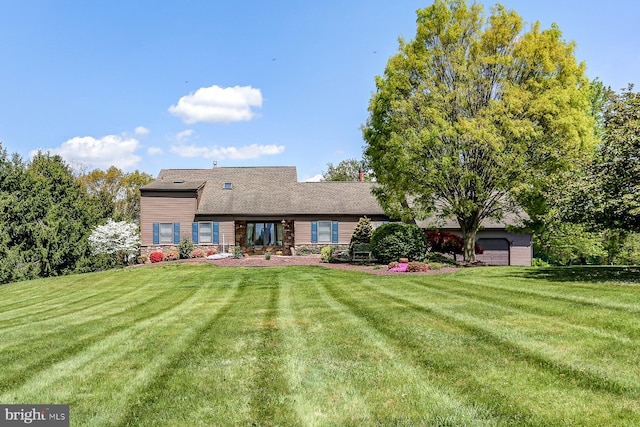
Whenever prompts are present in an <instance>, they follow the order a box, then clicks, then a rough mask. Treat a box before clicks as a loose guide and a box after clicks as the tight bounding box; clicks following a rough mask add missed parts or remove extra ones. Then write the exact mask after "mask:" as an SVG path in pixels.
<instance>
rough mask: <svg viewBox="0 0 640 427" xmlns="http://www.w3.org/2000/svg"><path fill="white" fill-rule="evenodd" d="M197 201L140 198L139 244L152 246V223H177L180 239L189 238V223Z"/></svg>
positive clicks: (176, 198)
mask: <svg viewBox="0 0 640 427" xmlns="http://www.w3.org/2000/svg"><path fill="white" fill-rule="evenodd" d="M196 204H197V199H196V197H195V193H194V194H193V196H192V197H179V196H173V197H169V196H167V197H141V198H140V243H141V244H142V246H151V245H153V223H154V222H179V223H180V236H181V238H182V237H184V236H185V235H187V236H188V237H189V238H191V223H192V222H193V220H194V217H195V214H196Z"/></svg>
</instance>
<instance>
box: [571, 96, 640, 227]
mask: <svg viewBox="0 0 640 427" xmlns="http://www.w3.org/2000/svg"><path fill="white" fill-rule="evenodd" d="M603 117H604V128H603V134H602V144H601V146H600V147H599V150H598V154H597V157H596V161H595V163H594V172H593V175H592V177H591V179H590V180H589V181H590V182H591V183H592V184H595V188H594V189H593V190H594V191H593V192H592V193H591V194H590V196H591V197H592V199H594V200H595V206H594V209H593V213H594V218H593V220H594V221H595V222H596V223H597V224H599V225H602V226H605V227H607V228H612V229H621V230H627V231H640V93H638V92H633V86H632V85H629V87H628V88H627V89H626V90H623V91H621V92H620V93H611V94H610V96H609V99H608V101H607V103H606V104H605V108H604V114H603ZM583 188H584V187H583ZM590 188H593V187H590ZM587 196H588V195H585V199H587ZM583 212H584V210H583Z"/></svg>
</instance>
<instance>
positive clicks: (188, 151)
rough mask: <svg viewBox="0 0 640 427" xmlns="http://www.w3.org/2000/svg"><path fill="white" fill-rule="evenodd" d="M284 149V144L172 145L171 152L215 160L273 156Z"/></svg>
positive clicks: (182, 155) (181, 155) (183, 155)
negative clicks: (231, 145) (229, 145)
mask: <svg viewBox="0 0 640 427" xmlns="http://www.w3.org/2000/svg"><path fill="white" fill-rule="evenodd" d="M283 151H284V145H258V144H251V145H246V146H244V147H218V146H217V145H214V146H212V147H198V146H195V145H174V146H172V147H171V152H172V153H175V154H177V155H179V156H180V157H204V158H205V159H216V160H225V159H233V160H244V159H256V158H258V157H262V156H273V155H275V154H280V153H282V152H283Z"/></svg>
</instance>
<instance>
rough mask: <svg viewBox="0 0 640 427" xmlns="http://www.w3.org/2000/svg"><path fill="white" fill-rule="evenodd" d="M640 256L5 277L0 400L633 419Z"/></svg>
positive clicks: (363, 418) (93, 412)
mask: <svg viewBox="0 0 640 427" xmlns="http://www.w3.org/2000/svg"><path fill="white" fill-rule="evenodd" d="M639 276H640V269H629V268H627V269H617V268H616V269H614V268H577V269H568V268H563V269H533V268H531V269H529V268H477V269H465V270H461V271H459V272H457V273H455V274H447V275H410V274H402V275H401V274H399V275H398V276H374V275H368V274H365V273H358V272H349V271H340V270H331V269H325V268H322V267H317V266H311V267H282V268H222V267H215V266H212V265H207V264H201V265H194V264H181V263H173V264H168V265H163V266H154V267H144V268H133V269H126V270H118V271H111V272H102V273H95V274H86V275H77V276H68V277H60V278H54V279H47V280H36V281H31V282H25V283H15V284H9V285H4V286H0V403H4V404H7V403H33V404H35V403H64V404H70V408H71V425H73V426H80V425H82V426H84V425H86V426H102V425H105V426H107V425H108V426H125V425H136V426H137V425H141V426H142V425H144V426H146V425H148V426H151V425H157V426H226V425H255V426H269V425H274V426H275V425H278V426H298V425H300V426H315V425H317V426H334V425H341V426H349V425H353V426H362V425H384V426H387V425H407V426H414V425H426V426H431V425H441V426H445V425H450V426H463V425H468V426H514V425H517V426H521V425H522V426H527V425H531V426H555V425H572V426H573V425H576V426H582V425H592V426H625V425H628V426H631V425H640V284H639V283H638V282H639V281H640V278H639Z"/></svg>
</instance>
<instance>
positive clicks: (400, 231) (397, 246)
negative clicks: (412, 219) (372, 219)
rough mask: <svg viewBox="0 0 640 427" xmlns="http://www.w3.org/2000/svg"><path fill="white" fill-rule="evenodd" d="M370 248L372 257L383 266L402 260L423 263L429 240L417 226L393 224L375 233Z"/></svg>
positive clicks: (383, 226)
mask: <svg viewBox="0 0 640 427" xmlns="http://www.w3.org/2000/svg"><path fill="white" fill-rule="evenodd" d="M369 248H370V249H371V255H372V256H373V257H374V258H375V259H377V260H378V261H379V262H381V263H383V264H388V263H390V262H392V261H398V260H399V259H400V258H408V260H409V261H421V260H423V259H424V257H425V254H426V252H427V239H426V237H425V235H424V233H423V232H422V230H421V229H420V227H418V226H417V225H415V224H404V223H400V222H392V223H389V224H384V225H381V226H380V227H378V228H376V229H375V230H374V231H373V234H372V235H371V242H370V247H369Z"/></svg>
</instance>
